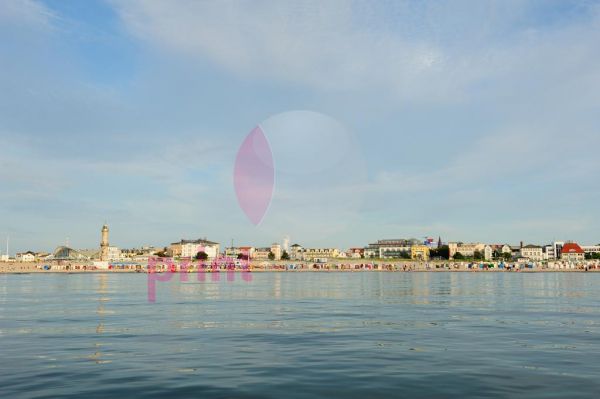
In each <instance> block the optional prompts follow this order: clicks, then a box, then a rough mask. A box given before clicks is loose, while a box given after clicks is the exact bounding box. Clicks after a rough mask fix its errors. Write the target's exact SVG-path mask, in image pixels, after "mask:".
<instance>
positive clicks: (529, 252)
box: [521, 245, 544, 262]
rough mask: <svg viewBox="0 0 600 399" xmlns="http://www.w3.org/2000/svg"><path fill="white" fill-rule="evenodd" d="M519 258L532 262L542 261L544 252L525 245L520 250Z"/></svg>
mask: <svg viewBox="0 0 600 399" xmlns="http://www.w3.org/2000/svg"><path fill="white" fill-rule="evenodd" d="M521 257H522V258H525V259H529V260H531V261H534V262H539V261H542V260H544V250H543V248H542V247H540V246H538V245H526V246H524V247H523V248H521Z"/></svg>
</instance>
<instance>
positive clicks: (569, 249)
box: [562, 242, 584, 254]
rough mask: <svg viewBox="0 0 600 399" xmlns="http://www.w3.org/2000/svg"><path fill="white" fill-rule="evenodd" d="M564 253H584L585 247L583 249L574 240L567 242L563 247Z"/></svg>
mask: <svg viewBox="0 0 600 399" xmlns="http://www.w3.org/2000/svg"><path fill="white" fill-rule="evenodd" d="M562 253H563V254H565V253H566V254H583V253H584V251H583V249H581V247H580V246H579V245H577V244H575V243H574V242H570V243H567V244H565V245H564V246H563V247H562Z"/></svg>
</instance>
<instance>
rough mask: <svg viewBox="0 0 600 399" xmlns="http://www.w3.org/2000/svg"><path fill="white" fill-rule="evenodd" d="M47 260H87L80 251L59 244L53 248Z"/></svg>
mask: <svg viewBox="0 0 600 399" xmlns="http://www.w3.org/2000/svg"><path fill="white" fill-rule="evenodd" d="M47 259H48V260H89V258H88V257H87V256H85V255H84V254H82V253H81V252H79V251H77V250H75V249H73V248H69V247H66V246H60V247H58V248H56V249H55V250H54V252H53V253H52V255H50V256H49V257H48V258H47Z"/></svg>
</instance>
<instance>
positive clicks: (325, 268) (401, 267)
mask: <svg viewBox="0 0 600 399" xmlns="http://www.w3.org/2000/svg"><path fill="white" fill-rule="evenodd" d="M352 266H355V267H350V265H343V267H340V265H319V266H318V267H315V266H313V267H311V266H307V265H303V267H298V268H288V267H285V265H284V266H280V265H273V266H266V267H265V266H263V267H257V266H251V267H250V268H239V267H236V268H235V269H227V268H217V269H211V268H207V269H198V268H190V269H188V270H187V271H181V270H179V269H177V270H173V271H171V273H189V274H198V273H207V274H211V273H221V274H226V273H248V272H251V273H448V272H449V273H595V272H600V265H598V264H591V265H587V267H586V265H578V266H575V267H568V268H567V267H563V268H557V267H547V266H544V267H531V268H528V267H524V266H520V267H509V268H504V267H503V268H499V267H497V266H496V267H492V268H488V267H486V268H480V267H479V266H478V265H477V266H474V265H473V264H470V265H469V264H460V265H459V264H457V265H452V267H450V266H449V265H448V264H444V265H441V264H437V265H436V264H430V263H411V264H410V265H407V264H385V265H378V266H375V267H358V265H352ZM168 272H169V271H168V270H166V269H160V268H158V269H157V270H156V271H155V272H149V271H148V270H147V268H144V267H137V268H113V269H99V268H95V267H93V266H91V265H69V268H66V266H55V265H53V266H52V268H50V269H49V270H44V269H43V266H42V265H41V264H0V275H2V274H6V275H8V274H17V275H18V274H67V275H68V274H109V273H116V274H119V273H127V274H130V273H138V274H152V273H156V274H163V273H168Z"/></svg>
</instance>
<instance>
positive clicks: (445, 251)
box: [430, 245, 450, 259]
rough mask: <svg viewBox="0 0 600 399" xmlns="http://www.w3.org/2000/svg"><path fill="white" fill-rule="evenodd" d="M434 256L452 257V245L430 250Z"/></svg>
mask: <svg viewBox="0 0 600 399" xmlns="http://www.w3.org/2000/svg"><path fill="white" fill-rule="evenodd" d="M430 255H431V257H432V258H442V259H450V247H448V246H447V245H442V246H441V247H439V248H434V249H432V250H431V251H430Z"/></svg>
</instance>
